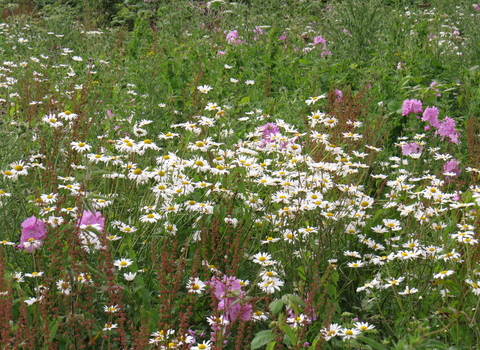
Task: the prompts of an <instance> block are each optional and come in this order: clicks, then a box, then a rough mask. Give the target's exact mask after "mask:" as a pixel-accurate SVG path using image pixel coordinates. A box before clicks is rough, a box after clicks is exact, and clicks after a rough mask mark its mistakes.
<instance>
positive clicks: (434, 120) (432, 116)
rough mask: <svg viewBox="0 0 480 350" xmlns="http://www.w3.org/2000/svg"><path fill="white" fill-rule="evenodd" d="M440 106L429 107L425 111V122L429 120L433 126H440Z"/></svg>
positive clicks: (423, 118)
mask: <svg viewBox="0 0 480 350" xmlns="http://www.w3.org/2000/svg"><path fill="white" fill-rule="evenodd" d="M438 113H439V112H438V108H437V107H427V108H425V112H423V117H422V120H423V121H424V122H429V123H430V125H431V126H433V127H435V128H438V127H439V126H440V122H439V121H438Z"/></svg>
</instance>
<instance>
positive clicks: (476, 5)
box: [472, 4, 480, 11]
mask: <svg viewBox="0 0 480 350" xmlns="http://www.w3.org/2000/svg"><path fill="white" fill-rule="evenodd" d="M472 7H473V9H474V10H475V11H480V6H478V4H473V5H472Z"/></svg>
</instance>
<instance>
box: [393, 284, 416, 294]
mask: <svg viewBox="0 0 480 350" xmlns="http://www.w3.org/2000/svg"><path fill="white" fill-rule="evenodd" d="M417 292H418V289H417V288H409V287H408V286H406V287H405V290H404V291H403V292H398V294H400V295H408V294H415V293H417Z"/></svg>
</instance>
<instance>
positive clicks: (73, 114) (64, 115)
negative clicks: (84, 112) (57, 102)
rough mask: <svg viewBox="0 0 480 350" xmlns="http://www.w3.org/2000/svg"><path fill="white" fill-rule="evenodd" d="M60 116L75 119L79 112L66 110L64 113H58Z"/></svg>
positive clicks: (64, 118) (65, 118)
mask: <svg viewBox="0 0 480 350" xmlns="http://www.w3.org/2000/svg"><path fill="white" fill-rule="evenodd" d="M58 117H59V118H62V119H63V120H75V119H77V117H78V114H75V113H72V112H70V111H65V112H62V113H58Z"/></svg>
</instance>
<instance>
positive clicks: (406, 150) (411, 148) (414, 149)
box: [402, 142, 423, 156]
mask: <svg viewBox="0 0 480 350" xmlns="http://www.w3.org/2000/svg"><path fill="white" fill-rule="evenodd" d="M422 151H423V147H422V146H420V145H418V144H416V143H415V142H410V143H406V144H404V145H403V146H402V154H403V155H404V156H408V155H409V154H412V153H422Z"/></svg>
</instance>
